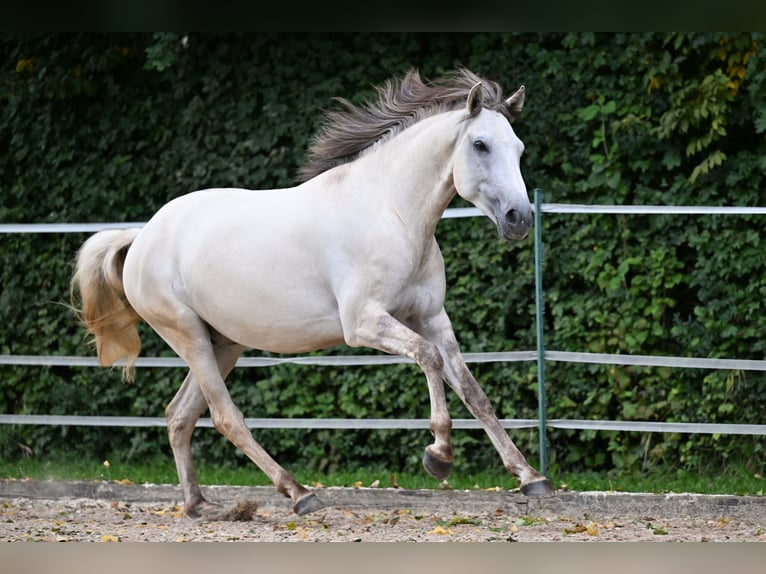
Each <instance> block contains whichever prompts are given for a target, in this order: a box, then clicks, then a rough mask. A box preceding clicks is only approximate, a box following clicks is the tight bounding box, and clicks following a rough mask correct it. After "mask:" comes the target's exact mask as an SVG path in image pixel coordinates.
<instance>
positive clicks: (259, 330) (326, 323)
mask: <svg viewBox="0 0 766 574" xmlns="http://www.w3.org/2000/svg"><path fill="white" fill-rule="evenodd" d="M277 311H278V310H277V309H275V308H274V307H273V306H272V307H271V308H270V309H267V308H266V306H263V307H260V308H259V307H258V305H257V302H254V305H253V306H252V307H251V308H249V309H246V308H241V309H240V308H238V309H232V310H231V311H230V312H226V311H222V312H217V313H216V312H213V313H210V312H208V310H206V309H204V308H202V309H199V310H198V312H199V314H200V316H201V317H202V318H203V319H204V320H205V321H206V322H207V323H208V324H209V325H211V326H212V327H213V328H214V329H215V330H216V331H218V332H219V333H221V334H222V335H224V336H225V337H227V338H229V339H231V340H232V341H235V342H237V343H240V344H242V345H245V346H246V347H251V348H254V349H260V350H262V351H270V352H273V353H305V352H308V351H316V350H319V349H326V348H327V347H332V346H334V345H338V344H340V343H342V342H343V331H342V329H341V325H340V321H339V320H338V319H337V317H334V316H318V315H310V314H308V313H296V312H295V309H292V310H291V309H284V312H282V313H279V312H277Z"/></svg>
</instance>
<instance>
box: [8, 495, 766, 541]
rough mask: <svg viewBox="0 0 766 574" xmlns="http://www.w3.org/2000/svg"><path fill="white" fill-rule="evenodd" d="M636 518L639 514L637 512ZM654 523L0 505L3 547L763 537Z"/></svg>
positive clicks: (709, 526) (755, 519) (486, 513)
mask: <svg viewBox="0 0 766 574" xmlns="http://www.w3.org/2000/svg"><path fill="white" fill-rule="evenodd" d="M639 514H640V513H639ZM741 514H742V513H741V512H740V513H738V514H737V516H735V517H728V516H726V515H721V516H719V517H717V518H710V517H708V518H700V517H687V518H683V517H680V518H679V517H677V516H673V517H670V518H663V517H662V516H661V515H658V513H657V511H656V509H653V510H652V513H651V514H648V515H633V516H608V515H594V514H592V513H591V512H583V513H580V514H574V515H561V516H535V515H534V514H532V515H524V514H519V513H514V512H509V511H508V510H504V509H502V508H496V509H494V510H487V509H482V510H479V511H477V512H471V511H466V510H465V508H463V509H461V510H460V511H457V512H456V511H452V510H450V509H449V508H437V509H434V508H433V507H431V506H429V507H428V508H418V506H417V504H416V503H415V504H413V505H409V507H408V508H399V509H374V508H373V509H365V508H360V507H353V508H344V507H331V508H325V509H322V510H319V511H317V512H314V513H312V514H309V515H307V516H303V517H299V516H296V515H295V514H293V513H292V512H291V511H289V510H288V509H285V508H274V507H273V506H272V507H269V506H263V507H261V508H258V509H257V510H256V512H255V513H254V515H253V517H252V520H250V521H247V522H200V521H196V520H193V519H190V518H187V517H186V516H185V515H184V513H183V509H182V508H181V507H180V506H179V505H178V504H177V503H174V502H167V501H164V502H141V501H120V500H98V499H89V498H75V499H61V500H50V499H29V498H0V541H4V542H73V541H82V542H84V541H93V542H139V541H151V542H192V541H197V542H203V541H216V542H255V541H258V542H302V541H317V542H330V541H341V542H343V541H345V542H404V541H430V542H525V541H534V542H551V541H569V542H596V541H653V542H679V541H691V542H708V541H709V542H724V541H725V542H744V541H754V542H755V541H764V540H766V521H765V520H764V517H763V516H762V515H761V513H760V512H759V513H758V515H757V516H752V517H749V516H746V515H745V516H742V515H741Z"/></svg>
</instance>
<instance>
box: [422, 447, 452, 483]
mask: <svg viewBox="0 0 766 574" xmlns="http://www.w3.org/2000/svg"><path fill="white" fill-rule="evenodd" d="M423 468H425V469H426V472H427V473H428V474H430V475H431V476H433V477H434V478H435V479H437V480H445V479H447V478H449V475H450V473H451V472H452V462H450V461H446V460H442V459H440V458H436V457H435V456H434V455H432V454H431V453H430V452H428V449H426V451H425V452H424V453H423Z"/></svg>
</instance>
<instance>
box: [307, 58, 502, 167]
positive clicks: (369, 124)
mask: <svg viewBox="0 0 766 574" xmlns="http://www.w3.org/2000/svg"><path fill="white" fill-rule="evenodd" d="M479 82H481V84H482V87H483V89H484V107H485V108H489V109H492V110H495V111H498V112H501V113H503V114H504V115H505V116H506V117H508V108H507V107H506V106H505V104H504V99H503V91H502V89H501V88H500V86H499V85H498V84H497V83H495V82H491V81H488V80H485V79H483V78H481V77H479V76H478V75H476V74H474V73H473V72H471V71H470V70H467V69H464V68H459V69H457V70H455V71H454V72H453V73H452V74H449V75H447V76H444V77H442V78H440V79H438V80H435V81H432V82H424V81H423V80H421V79H420V74H419V72H418V71H417V70H416V69H411V70H410V71H409V72H407V74H405V76H404V77H403V78H401V79H399V80H395V81H391V80H389V81H387V82H386V83H385V85H383V86H377V87H376V88H375V90H376V91H377V94H378V99H377V101H373V102H367V103H364V104H362V105H361V106H356V105H354V104H352V103H351V102H349V101H348V100H346V99H344V98H334V100H335V101H337V102H339V103H340V104H341V105H342V106H343V108H341V109H335V110H329V111H327V112H325V123H324V126H323V127H322V128H321V130H320V132H319V134H318V135H317V136H316V137H315V138H314V139H313V140H312V142H311V144H310V145H309V148H308V150H307V154H306V158H307V159H306V163H305V165H303V167H301V168H300V169H299V171H298V179H299V181H306V180H309V179H311V178H313V177H316V176H317V175H319V174H320V173H322V172H324V171H327V170H328V169H331V168H333V167H335V166H338V165H341V164H344V163H348V162H351V161H353V160H355V159H357V158H358V157H360V156H362V155H363V154H364V153H365V151H366V150H368V149H370V148H371V147H372V146H373V145H375V144H380V143H382V142H384V141H386V140H389V139H391V138H393V137H394V136H396V135H397V134H398V133H400V132H401V131H403V130H404V129H406V128H408V127H409V126H411V125H413V124H415V123H417V122H419V121H420V120H422V119H424V118H427V117H430V116H433V115H434V114H438V113H441V112H446V111H451V110H455V109H459V108H460V107H462V106H465V103H466V98H467V97H468V92H469V91H470V90H471V88H472V87H473V86H475V85H476V84H477V83H479ZM509 119H510V118H509Z"/></svg>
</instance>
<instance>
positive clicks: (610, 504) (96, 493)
mask: <svg viewBox="0 0 766 574" xmlns="http://www.w3.org/2000/svg"><path fill="white" fill-rule="evenodd" d="M202 490H203V492H204V493H205V494H206V496H208V497H209V498H210V500H213V501H219V502H233V501H235V500H238V499H242V498H246V499H252V500H255V501H257V502H258V504H259V506H260V507H261V508H272V509H284V510H285V511H288V512H289V511H290V508H291V506H290V501H289V500H288V499H286V498H284V497H283V496H282V495H280V494H279V493H278V492H277V491H276V489H275V488H274V487H271V486H203V487H202ZM315 492H316V495H317V496H318V497H319V499H320V500H321V501H322V502H323V503H324V504H325V505H326V506H330V507H340V508H358V509H367V510H381V511H383V510H388V511H390V510H403V509H410V510H413V511H417V512H432V513H443V512H451V513H480V512H494V511H496V510H497V509H502V510H503V511H504V512H507V513H509V514H513V515H520V516H535V517H560V516H594V517H605V516H641V517H651V518H659V517H661V518H700V519H717V518H720V517H728V518H736V517H742V518H744V517H747V518H748V519H751V520H763V521H764V522H766V497H764V496H738V495H728V494H726V495H704V494H676V493H669V494H650V493H625V492H568V491H564V492H558V493H557V494H556V495H555V496H552V497H545V498H529V497H526V496H524V495H523V494H521V493H520V492H519V491H517V490H498V491H495V490H408V489H393V488H343V487H329V488H318V489H315ZM0 498H31V499H51V500H56V499H61V498H69V499H78V498H79V499H96V500H120V501H124V502H174V503H179V504H180V503H181V502H182V495H181V489H180V487H179V486H178V485H169V484H122V483H118V482H107V481H54V480H8V479H6V480H0Z"/></svg>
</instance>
